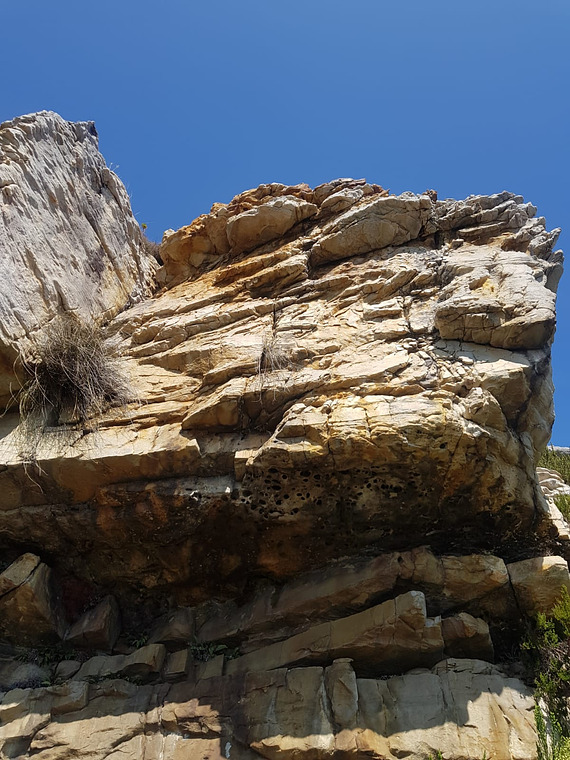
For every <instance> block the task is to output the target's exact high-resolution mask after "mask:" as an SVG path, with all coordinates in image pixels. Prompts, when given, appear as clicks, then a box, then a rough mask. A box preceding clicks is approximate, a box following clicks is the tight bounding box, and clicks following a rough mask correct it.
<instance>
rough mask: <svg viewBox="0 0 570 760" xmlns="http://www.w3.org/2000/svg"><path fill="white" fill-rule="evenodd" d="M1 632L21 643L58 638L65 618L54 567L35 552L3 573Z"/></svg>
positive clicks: (0, 585) (43, 642)
mask: <svg viewBox="0 0 570 760" xmlns="http://www.w3.org/2000/svg"><path fill="white" fill-rule="evenodd" d="M0 589H2V591H0V635H1V636H2V637H3V638H5V639H7V640H8V641H13V642H15V643H18V644H28V645H31V646H33V645H37V644H48V643H53V642H55V641H57V640H58V639H59V638H60V637H61V635H62V633H63V630H64V628H65V620H64V617H63V613H62V610H61V607H60V604H59V600H58V598H57V596H56V593H55V588H54V582H53V578H52V571H51V569H50V568H49V567H48V566H47V565H45V564H44V563H43V562H41V560H40V558H39V557H37V556H35V555H33V554H29V553H28V554H24V555H22V556H21V557H19V558H18V559H17V560H16V561H15V562H14V563H12V565H10V566H9V567H8V568H6V570H4V572H3V573H1V574H0Z"/></svg>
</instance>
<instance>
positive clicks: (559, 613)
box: [521, 587, 570, 760]
mask: <svg viewBox="0 0 570 760" xmlns="http://www.w3.org/2000/svg"><path fill="white" fill-rule="evenodd" d="M521 652H522V654H523V657H524V658H525V659H526V661H527V666H528V668H529V670H530V672H531V673H532V675H533V677H534V686H535V698H536V702H537V707H536V711H535V720H536V729H537V734H538V744H537V753H538V758H539V760H570V714H569V708H568V699H569V697H570V594H569V593H568V590H567V588H566V587H562V589H561V593H560V597H559V599H558V601H557V603H556V604H555V605H554V607H553V608H552V611H551V613H550V614H549V615H546V614H544V613H538V615H537V616H536V618H535V620H534V622H533V624H532V626H530V628H529V632H528V635H527V637H526V638H525V640H524V641H523V642H522V644H521ZM545 716H546V717H545Z"/></svg>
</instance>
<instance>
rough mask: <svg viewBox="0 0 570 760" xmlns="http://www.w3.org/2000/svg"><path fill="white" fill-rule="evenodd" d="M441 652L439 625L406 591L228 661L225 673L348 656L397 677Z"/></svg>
mask: <svg viewBox="0 0 570 760" xmlns="http://www.w3.org/2000/svg"><path fill="white" fill-rule="evenodd" d="M443 649H444V643H443V638H442V634H441V622H440V621H439V620H433V619H430V618H428V617H427V614H426V606H425V598H424V595H423V594H422V593H421V592H419V591H410V592H408V593H407V594H402V595H401V596H398V597H396V599H390V600H388V601H386V602H384V603H383V604H380V605H378V606H376V607H370V608H369V609H367V610H365V611H364V612H359V613H357V614H356V615H351V616H349V617H346V618H341V619H340V620H335V621H333V622H331V623H322V624H321V625H318V626H315V627H313V628H308V629H307V630H306V631H304V632H303V633H299V634H297V635H296V636H293V637H291V638H290V639H286V640H285V641H283V642H279V643H277V644H271V645H269V646H268V647H263V648H261V649H258V650H256V651H255V652H252V653H251V654H246V655H244V656H243V657H239V658H238V659H237V660H232V661H231V662H229V663H228V665H227V667H226V672H227V673H229V674H230V675H231V674H233V673H244V672H248V671H252V670H273V669H274V668H282V667H285V666H288V665H296V664H306V663H323V662H327V661H330V660H331V659H337V658H339V657H341V658H342V657H350V658H351V659H352V660H353V661H354V662H355V663H356V664H357V666H358V667H359V668H360V670H361V671H363V670H366V669H369V670H371V671H372V672H374V671H375V672H385V673H398V672H401V671H404V670H409V669H410V668H414V667H417V666H420V665H433V664H434V663H435V662H437V660H439V659H441V657H442V656H443Z"/></svg>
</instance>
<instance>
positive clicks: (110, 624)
mask: <svg viewBox="0 0 570 760" xmlns="http://www.w3.org/2000/svg"><path fill="white" fill-rule="evenodd" d="M120 632H121V618H120V613H119V605H118V604H117V600H116V599H115V597H113V596H106V597H105V598H104V599H102V600H101V601H100V602H99V604H97V605H96V606H95V607H93V609H90V610H87V612H85V613H84V614H83V615H82V616H81V617H80V618H79V620H77V621H76V622H75V623H74V624H73V625H72V626H71V628H70V629H69V631H68V632H67V634H66V636H65V640H66V641H67V642H68V643H69V644H71V645H72V646H78V647H83V648H85V649H102V650H103V651H110V650H112V649H113V647H114V646H115V642H116V641H117V639H118V638H119V634H120Z"/></svg>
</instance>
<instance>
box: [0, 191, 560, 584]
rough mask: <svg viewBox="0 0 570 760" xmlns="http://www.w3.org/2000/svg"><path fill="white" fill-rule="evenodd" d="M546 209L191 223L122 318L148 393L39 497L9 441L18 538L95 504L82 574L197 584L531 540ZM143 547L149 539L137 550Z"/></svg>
mask: <svg viewBox="0 0 570 760" xmlns="http://www.w3.org/2000/svg"><path fill="white" fill-rule="evenodd" d="M535 213H536V209H535V208H534V207H533V206H531V205H530V204H525V203H524V202H523V199H522V198H521V197H520V196H515V195H513V194H512V193H500V194H497V195H495V196H472V197H470V198H468V199H466V200H465V201H451V200H446V201H438V200H437V199H436V196H435V194H434V193H433V191H430V192H429V193H426V194H423V195H419V196H418V195H414V194H411V193H404V194H403V195H401V196H391V195H389V194H388V193H387V191H385V190H383V189H382V188H381V187H380V186H378V185H370V184H368V183H366V182H365V181H363V180H338V181H336V182H334V183H328V184H327V185H324V186H321V187H318V188H315V189H314V190H312V189H311V188H309V187H308V186H306V185H299V186H290V187H287V186H283V185H278V184H273V185H265V186H261V187H260V188H257V189H256V190H253V191H248V192H246V193H243V194H241V195H240V196H237V197H236V198H235V199H234V200H233V201H232V202H231V203H230V204H227V205H223V204H215V206H214V207H213V209H212V212H211V213H210V214H209V215H203V216H202V217H200V218H199V219H198V220H196V221H195V222H194V223H192V224H191V225H190V226H189V227H186V228H182V229H181V230H179V231H178V232H169V233H168V234H166V235H165V239H164V241H163V245H162V249H161V252H162V255H163V259H164V262H165V263H164V267H163V269H162V270H161V271H160V272H159V273H158V277H159V280H160V281H161V282H162V283H163V290H162V291H161V292H159V293H158V294H157V295H155V296H154V297H153V298H152V299H151V300H148V301H145V302H144V303H142V304H140V305H138V306H136V307H134V308H132V309H128V310H126V311H124V312H122V313H121V314H119V315H118V316H117V317H116V318H115V319H114V320H113V321H112V322H111V324H110V326H109V331H110V333H112V334H113V335H114V338H115V340H118V341H120V342H121V353H122V355H123V358H124V361H125V364H126V366H128V368H129V374H130V376H131V377H132V378H133V382H134V383H135V385H136V387H137V392H138V394H139V398H140V400H141V402H142V403H141V404H139V405H138V406H133V407H132V408H131V409H130V410H129V411H128V413H127V414H126V415H125V414H123V413H121V414H118V415H114V414H113V411H112V410H110V411H109V413H108V414H107V415H106V416H105V418H104V419H102V420H100V421H99V423H98V430H97V431H96V432H95V433H93V434H87V435H84V434H83V432H81V434H80V435H74V434H73V433H72V434H71V438H70V439H69V440H68V441H67V442H65V441H64V445H63V449H60V450H57V449H54V447H53V441H51V440H49V437H48V440H46V441H45V442H44V443H42V444H41V448H40V450H39V451H38V454H39V456H38V461H39V463H40V466H41V468H42V471H43V473H44V477H43V480H42V484H41V489H39V490H38V489H36V488H35V487H33V486H32V487H30V485H29V483H28V486H26V477H27V476H26V474H25V473H24V471H23V467H22V463H21V462H19V461H18V451H17V447H16V448H15V444H14V440H13V438H11V437H10V436H7V437H6V438H5V439H4V441H3V444H2V445H3V449H4V455H3V458H4V461H5V464H6V465H7V468H6V469H5V470H4V472H3V473H2V474H1V475H0V478H2V479H3V480H4V484H5V493H6V504H5V511H4V514H5V519H8V515H10V516H13V515H14V510H18V512H19V513H21V514H19V517H18V519H17V520H16V527H14V526H12V527H11V529H10V530H9V531H8V534H9V535H10V540H15V541H22V540H23V539H24V536H23V533H24V531H25V530H26V529H25V528H24V526H25V525H26V523H27V522H28V520H27V519H26V518H25V515H26V513H27V512H28V511H29V514H30V515H31V514H33V513H35V512H36V510H38V509H41V508H42V505H45V506H46V507H47V506H48V505H49V510H50V515H51V516H52V517H53V528H54V533H55V534H56V535H57V534H58V533H59V534H61V530H62V525H64V524H66V523H68V521H69V518H67V517H64V516H63V513H64V511H65V506H64V505H65V504H77V505H80V504H81V505H84V506H83V509H84V516H83V517H82V519H81V524H82V526H83V527H82V531H81V533H82V536H87V535H92V538H93V549H92V550H90V553H88V554H86V553H85V551H83V550H80V549H79V547H78V546H76V547H73V543H74V542H73V540H72V539H71V540H70V538H69V536H66V537H65V539H63V537H62V538H61V542H62V543H61V545H64V544H65V546H66V547H67V548H68V549H69V548H72V547H73V548H72V550H71V553H70V554H69V558H70V560H69V561H70V563H71V564H72V565H73V567H74V569H75V568H77V567H79V566H80V564H81V562H83V561H84V560H85V559H86V558H87V563H88V565H90V566H91V567H92V566H93V563H96V564H98V565H99V568H98V570H97V573H99V574H100V577H101V578H102V579H103V578H105V582H109V578H110V577H111V576H112V574H113V573H114V572H116V573H117V574H118V575H120V576H121V577H122V578H125V579H129V580H128V583H135V580H134V579H135V576H136V573H137V572H139V571H140V568H141V567H145V570H144V572H143V575H144V576H145V578H146V580H145V582H144V585H145V586H146V587H147V588H149V587H153V586H156V587H157V588H162V587H164V586H165V585H168V584H170V583H173V584H174V585H180V584H182V585H184V584H187V583H189V582H190V581H189V579H190V577H191V576H193V577H194V579H195V581H196V585H195V587H194V588H195V589H196V590H197V589H199V588H200V587H201V586H203V584H206V585H207V581H206V577H207V576H210V579H211V580H212V577H211V576H212V574H214V575H217V578H216V580H215V582H214V584H213V586H212V587H215V588H221V587H223V586H224V584H228V583H229V586H230V587H231V588H232V589H234V590H235V588H237V587H238V586H239V585H240V584H241V585H243V583H244V582H245V579H246V578H247V576H248V575H249V574H250V573H254V574H255V573H258V574H266V573H268V574H270V575H271V574H273V575H275V576H280V577H287V576H289V575H291V574H294V573H295V572H298V571H300V570H302V569H303V570H304V569H307V568H308V567H310V566H315V565H318V563H319V562H322V563H324V562H326V561H328V560H329V559H330V558H334V557H335V556H338V555H339V554H341V555H346V554H348V555H350V554H351V553H354V552H362V551H367V550H370V551H374V550H377V549H378V547H382V548H397V547H401V546H402V542H403V544H404V545H405V546H407V547H409V546H413V545H419V544H421V543H425V541H426V540H433V542H434V543H435V544H438V543H439V542H441V543H442V545H443V544H445V543H446V542H447V544H449V542H452V543H453V544H454V545H457V547H458V549H459V550H461V548H463V549H465V548H466V547H471V548H472V547H474V546H477V545H479V546H481V547H483V546H485V547H487V548H489V547H493V546H496V545H497V543H498V542H500V543H503V544H505V545H507V546H508V544H509V542H512V543H513V545H516V544H517V542H518V541H519V539H520V537H521V536H524V535H526V534H528V532H529V531H531V530H532V529H534V528H536V527H537V525H538V524H539V523H540V520H541V514H542V512H541V498H542V497H541V495H540V492H539V490H538V488H537V483H536V477H535V471H534V464H535V462H534V459H535V455H536V452H537V451H538V450H540V449H541V447H542V446H544V444H545V443H546V441H547V440H548V437H549V433H550V428H551V424H552V384H551V379H550V344H551V341H552V337H553V334H554V326H555V288H556V284H557V280H558V278H559V276H560V272H561V254H560V252H554V251H553V246H554V243H555V240H556V237H557V231H554V232H553V233H549V232H547V231H546V229H545V225H544V220H543V219H541V218H539V219H536V218H535ZM189 484H190V485H189ZM46 494H49V498H46ZM174 494H177V496H176V497H175V496H174ZM189 494H191V496H190V495H189ZM181 503H184V508H181V507H180V504H181ZM57 505H61V506H57ZM133 515H135V518H134V519H133ZM136 515H139V516H140V517H141V519H140V520H139V519H138V518H136ZM182 515H184V517H182ZM18 526H20V527H18ZM34 532H35V531H34V530H33V529H32V530H31V531H30V532H28V534H27V540H29V539H30V535H33V534H34ZM127 536H131V537H132V538H133V539H136V542H137V543H138V544H139V545H140V547H142V549H141V550H140V551H139V550H137V551H132V550H131V549H129V548H128V547H127V548H125V554H124V556H121V558H120V559H118V558H117V557H116V556H115V555H114V550H116V549H117V548H119V546H121V545H122V542H123V543H124V544H125V546H126V544H127V543H128V540H127ZM36 540H37V541H40V538H39V536H38V538H37V539H36ZM53 542H54V544H53V545H54V550H55V546H57V545H58V539H57V538H54V539H53ZM169 544H176V545H177V546H178V550H177V553H176V552H175V554H176V556H177V557H178V558H179V559H180V568H179V569H178V570H177V571H175V572H174V571H172V569H171V568H170V567H169V566H170V565H172V564H173V563H171V562H168V561H167V560H166V556H167V555H168V548H167V547H168V545H169ZM98 550H101V551H102V552H103V553H104V556H105V562H101V560H100V559H96V555H97V552H98ZM145 554H146V557H147V559H146V560H144V559H141V556H143V555H145ZM72 558H74V559H72ZM192 558H194V559H192ZM103 565H105V567H103ZM191 566H193V567H194V570H191V569H190V568H191ZM119 568H120V570H119ZM196 568H203V570H202V571H201V572H200V571H197V570H196ZM90 572H91V571H90ZM153 574H154V576H155V577H154V581H153V580H152V576H153Z"/></svg>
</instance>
